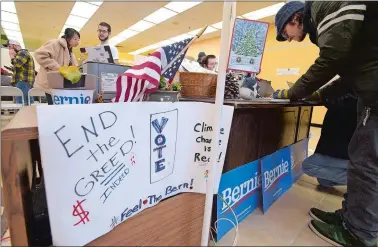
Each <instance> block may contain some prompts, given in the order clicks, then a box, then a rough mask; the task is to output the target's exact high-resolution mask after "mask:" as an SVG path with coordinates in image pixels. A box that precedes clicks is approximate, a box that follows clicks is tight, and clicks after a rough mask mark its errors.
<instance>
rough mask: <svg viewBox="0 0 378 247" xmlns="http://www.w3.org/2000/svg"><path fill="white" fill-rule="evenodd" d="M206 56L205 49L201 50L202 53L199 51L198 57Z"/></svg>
mask: <svg viewBox="0 0 378 247" xmlns="http://www.w3.org/2000/svg"><path fill="white" fill-rule="evenodd" d="M204 56H206V53H204V52H203V51H201V52H200V53H198V58H200V57H204Z"/></svg>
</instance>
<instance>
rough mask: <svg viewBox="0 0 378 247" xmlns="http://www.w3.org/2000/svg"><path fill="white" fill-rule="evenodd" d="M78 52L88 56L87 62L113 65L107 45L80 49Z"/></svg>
mask: <svg viewBox="0 0 378 247" xmlns="http://www.w3.org/2000/svg"><path fill="white" fill-rule="evenodd" d="M80 52H81V53H83V54H85V53H87V54H88V58H87V59H86V61H87V62H98V63H114V59H113V55H112V51H111V49H110V46H108V45H100V46H93V47H83V48H80Z"/></svg>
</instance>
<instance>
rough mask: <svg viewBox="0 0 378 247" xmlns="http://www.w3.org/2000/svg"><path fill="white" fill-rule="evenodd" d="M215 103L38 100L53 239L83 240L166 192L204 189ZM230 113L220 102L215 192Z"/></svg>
mask: <svg viewBox="0 0 378 247" xmlns="http://www.w3.org/2000/svg"><path fill="white" fill-rule="evenodd" d="M213 109H214V105H213V104H206V103H190V102H187V103H186V102H177V103H170V102H167V103H158V104H156V103H152V102H141V103H133V104H129V103H119V104H92V105H61V106H38V107H37V115H38V127H39V142H40V146H41V157H42V165H43V168H44V178H45V182H46V194H47V202H48V207H49V216H50V224H51V231H52V237H53V245H55V246H63V245H64V246H82V245H85V244H87V243H89V242H90V241H92V240H94V239H96V238H98V237H100V236H101V235H103V234H105V233H107V232H109V231H110V230H112V229H113V228H114V227H115V226H117V225H118V224H120V223H121V222H122V221H124V220H127V219H128V218H130V217H132V216H134V215H136V214H138V213H139V212H141V211H142V210H144V209H146V208H148V207H152V206H154V205H156V204H157V203H159V202H160V201H161V200H162V199H164V198H167V197H170V196H173V195H176V194H178V193H180V192H197V193H206V179H207V174H208V169H209V164H210V151H211V138H212V136H213V127H212V126H213V124H212V121H213V117H212V113H213V111H214V110H213ZM232 115H233V107H230V106H224V107H223V113H222V118H223V120H222V123H223V126H222V128H221V131H220V134H221V135H220V143H219V145H220V146H219V150H220V152H219V155H218V156H217V157H218V162H219V163H218V164H219V166H218V168H219V169H217V171H215V174H216V176H215V177H216V179H215V181H214V183H215V189H214V191H215V193H216V191H217V190H218V185H219V180H220V174H221V168H222V167H223V162H224V157H225V153H226V147H227V142H228V136H229V131H230V126H231V120H232ZM51 119H54V121H51ZM177 217H179V215H178V216H177Z"/></svg>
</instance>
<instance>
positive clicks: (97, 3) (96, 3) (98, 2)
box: [86, 1, 103, 6]
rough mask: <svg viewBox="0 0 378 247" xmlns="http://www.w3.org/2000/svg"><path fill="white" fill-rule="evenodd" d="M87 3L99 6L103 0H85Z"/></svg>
mask: <svg viewBox="0 0 378 247" xmlns="http://www.w3.org/2000/svg"><path fill="white" fill-rule="evenodd" d="M86 2H87V1H86ZM87 3H90V4H94V5H97V6H101V4H102V3H103V1H97V2H87Z"/></svg>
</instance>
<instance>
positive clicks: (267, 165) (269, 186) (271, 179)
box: [261, 147, 292, 213]
mask: <svg viewBox="0 0 378 247" xmlns="http://www.w3.org/2000/svg"><path fill="white" fill-rule="evenodd" d="M261 173H262V191H263V192H262V194H263V208H264V213H265V212H266V211H267V210H268V209H269V207H270V206H271V205H272V204H273V203H274V202H275V201H276V200H277V199H278V198H280V197H281V196H282V195H283V194H284V193H285V192H286V191H287V190H288V189H290V187H291V185H292V178H291V147H286V148H284V149H281V150H279V151H277V152H275V153H273V154H271V155H268V156H266V157H264V158H263V159H262V160H261Z"/></svg>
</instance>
